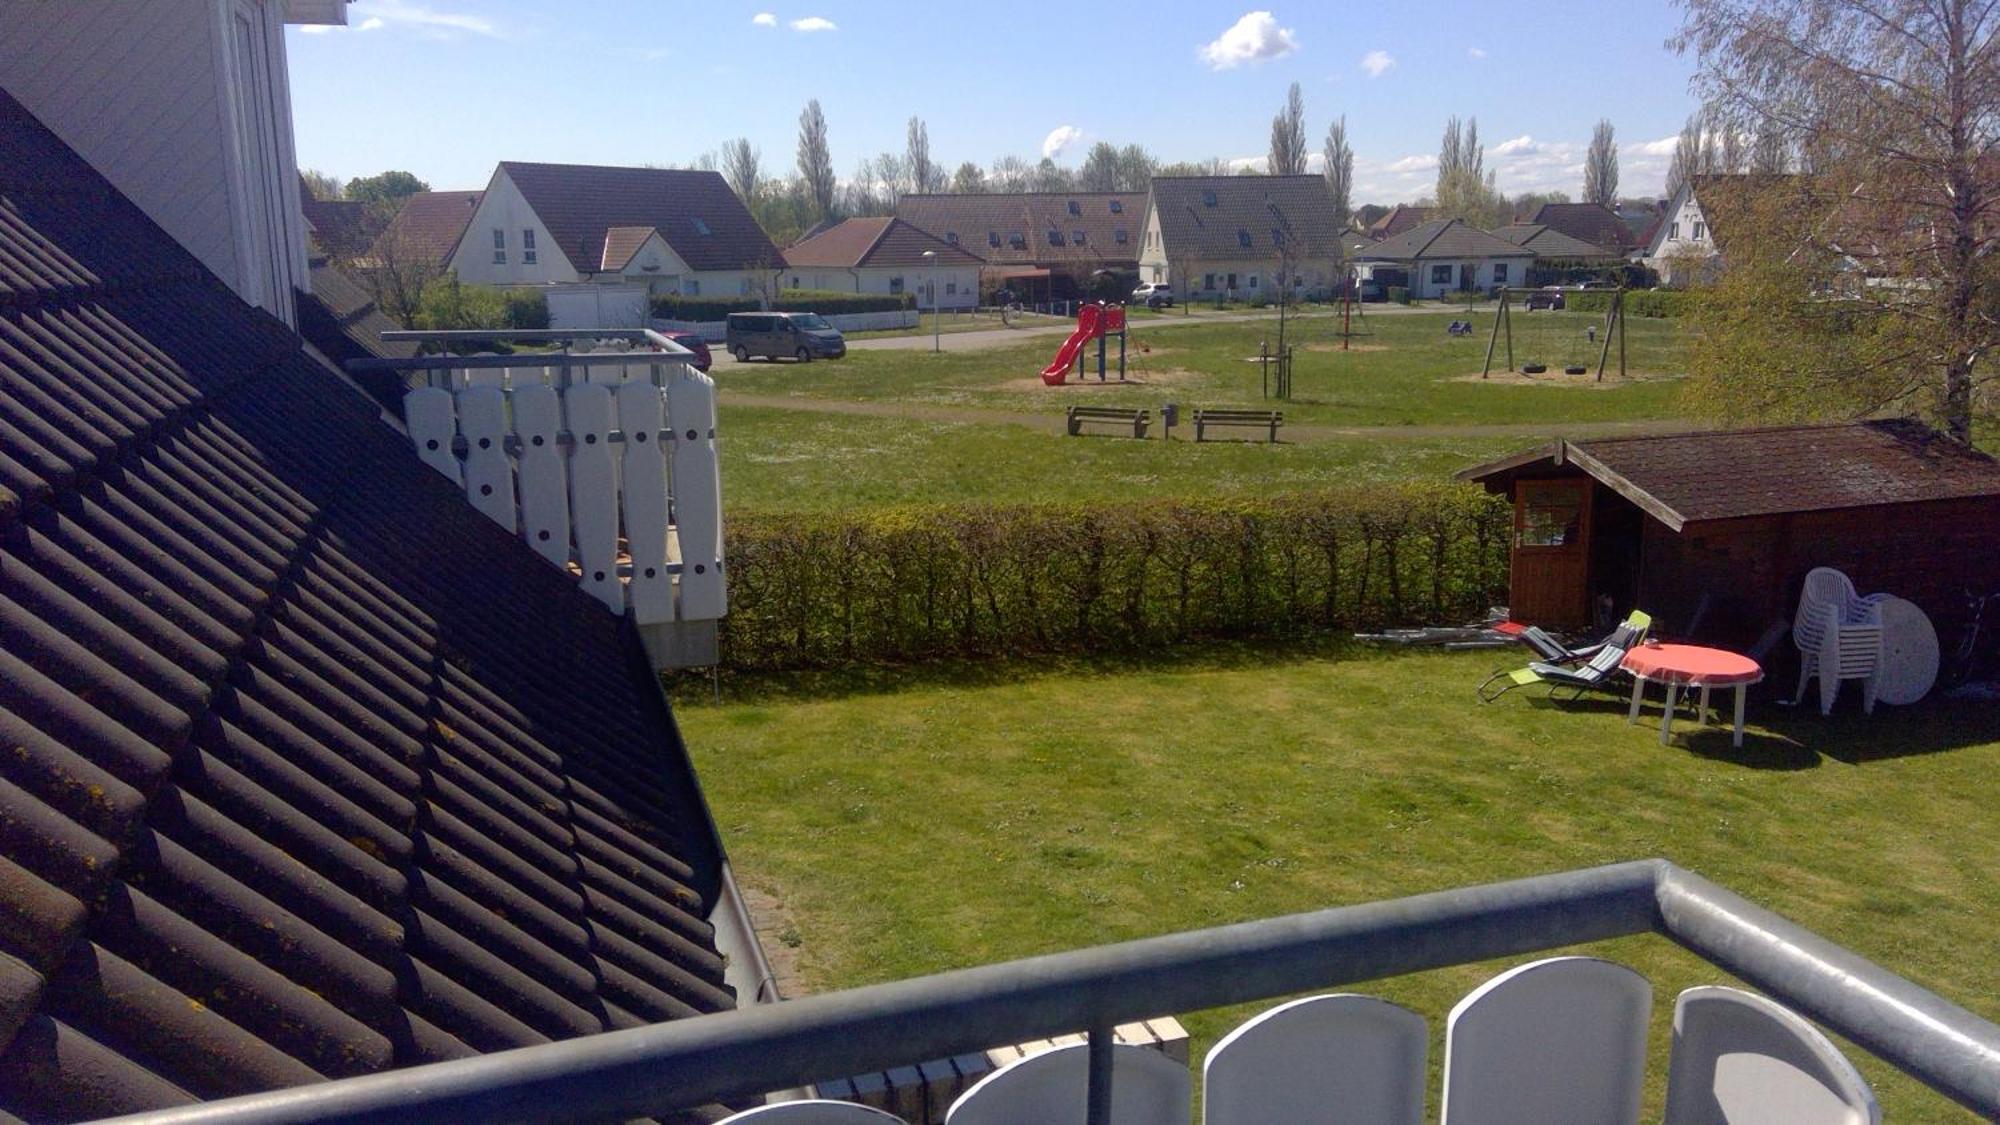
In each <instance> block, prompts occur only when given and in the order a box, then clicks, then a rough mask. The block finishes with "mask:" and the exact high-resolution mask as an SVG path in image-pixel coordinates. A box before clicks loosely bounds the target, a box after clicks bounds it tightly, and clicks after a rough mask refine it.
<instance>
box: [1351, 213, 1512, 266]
mask: <svg viewBox="0 0 2000 1125" xmlns="http://www.w3.org/2000/svg"><path fill="white" fill-rule="evenodd" d="M1359 256H1360V257H1361V258H1362V259H1364V260H1367V261H1379V262H1415V261H1427V260H1430V259H1433V258H1532V257H1534V256H1535V252H1534V251H1533V250H1529V249H1527V248H1525V247H1521V246H1516V245H1515V244H1514V243H1512V242H1509V241H1507V240H1506V239H1504V238H1500V237H1498V236H1495V235H1491V234H1487V233H1486V232H1485V231H1483V230H1480V229H1479V228H1477V227H1473V226H1468V225H1467V224H1465V223H1464V222H1461V221H1460V220H1458V219H1437V220H1435V221H1433V222H1428V223H1425V224H1424V225H1423V226H1420V227H1416V228H1414V229H1412V230H1407V231H1404V232H1403V233H1402V234H1399V235H1397V236H1396V237H1394V238H1385V239H1383V240H1382V241H1380V242H1377V243H1376V244H1375V245H1373V246H1370V247H1369V248H1368V249H1366V250H1364V251H1362V252H1361V254H1360V255H1359Z"/></svg>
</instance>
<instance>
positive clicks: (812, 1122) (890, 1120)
mask: <svg viewBox="0 0 2000 1125" xmlns="http://www.w3.org/2000/svg"><path fill="white" fill-rule="evenodd" d="M719 1125H904V1122H903V1119H902V1118H900V1117H897V1116H896V1115H895V1114H893V1113H884V1112H882V1111H881V1110H879V1109H871V1108H870V1107H868V1106H865V1105H855V1104H854V1103H853V1102H837V1101H833V1100H832V1099H830V1098H802V1099H800V1100H798V1101H795V1102H772V1103H771V1104H770V1105H760V1106H758V1107H757V1108H755V1109H746V1110H744V1111H743V1112H742V1113H733V1114H731V1115H729V1116H728V1117H725V1118H723V1119H722V1121H721V1122H720V1123H719Z"/></svg>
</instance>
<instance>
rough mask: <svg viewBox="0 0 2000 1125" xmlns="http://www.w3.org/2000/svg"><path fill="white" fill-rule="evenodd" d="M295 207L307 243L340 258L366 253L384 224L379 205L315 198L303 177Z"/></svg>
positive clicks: (351, 200) (348, 200) (357, 256)
mask: <svg viewBox="0 0 2000 1125" xmlns="http://www.w3.org/2000/svg"><path fill="white" fill-rule="evenodd" d="M299 210H300V211H301V212H303V213H304V214H305V220H306V237H307V238H308V239H310V240H311V246H312V247H317V248H318V249H319V250H320V251H322V252H323V253H326V254H330V255H332V256H334V257H336V258H339V259H341V260H342V261H352V260H354V259H356V258H359V257H362V256H364V255H366V254H367V253H368V248H369V247H370V246H372V245H373V244H374V242H375V239H376V237H377V236H379V235H380V234H381V233H382V230H383V228H384V227H386V226H387V225H388V224H387V223H386V222H384V221H383V220H382V219H381V218H380V216H381V214H382V211H381V209H379V208H377V207H374V206H372V205H370V204H367V203H362V202H360V201H358V200H353V199H319V198H317V197H315V196H314V195H313V193H312V189H311V188H309V187H307V186H306V184H305V181H304V180H303V179H301V180H300V181H299ZM308 253H309V255H310V250H309V251H308Z"/></svg>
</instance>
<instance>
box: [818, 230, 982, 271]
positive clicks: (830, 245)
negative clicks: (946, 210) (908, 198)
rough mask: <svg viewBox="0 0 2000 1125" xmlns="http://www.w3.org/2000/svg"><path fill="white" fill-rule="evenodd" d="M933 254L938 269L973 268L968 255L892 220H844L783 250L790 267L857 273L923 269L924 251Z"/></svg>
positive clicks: (972, 257)
mask: <svg viewBox="0 0 2000 1125" xmlns="http://www.w3.org/2000/svg"><path fill="white" fill-rule="evenodd" d="M926 250H930V251H933V252H935V253H936V254H937V261H938V264H940V265H946V266H953V265H955V266H961V267H963V266H977V265H979V264H980V261H979V258H978V256H977V255H974V254H969V253H967V252H965V251H964V250H962V249H960V248H959V247H957V246H954V245H952V244H951V243H949V242H946V241H945V240H944V239H942V238H933V237H932V236H930V235H928V234H925V233H924V232H923V231H920V230H918V229H917V228H916V227H913V226H911V225H910V224H908V223H906V222H904V221H902V220H901V219H893V218H875V219H848V220H847V221H845V222H843V223H840V224H838V225H836V226H832V227H828V228H827V229H825V230H823V231H820V232H819V233H817V234H815V235H812V236H811V237H809V238H804V239H801V240H799V241H798V242H795V243H793V244H792V245H790V246H788V247H786V248H785V260H786V261H787V262H790V263H791V264H792V265H794V266H828V267H838V268H841V269H860V268H862V267H865V266H919V267H920V266H924V265H927V264H928V263H927V262H926V260H925V258H924V251H926Z"/></svg>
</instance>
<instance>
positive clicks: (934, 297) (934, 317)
mask: <svg viewBox="0 0 2000 1125" xmlns="http://www.w3.org/2000/svg"><path fill="white" fill-rule="evenodd" d="M924 258H925V259H926V261H925V263H924V264H925V265H927V266H929V267H930V275H931V277H930V281H929V282H928V283H927V284H929V285H930V288H931V353H932V354H934V355H935V354H936V353H937V351H938V336H939V333H941V332H942V331H943V329H942V328H940V327H939V321H940V320H941V319H942V318H941V317H939V316H938V291H937V251H935V250H926V251H924Z"/></svg>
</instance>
